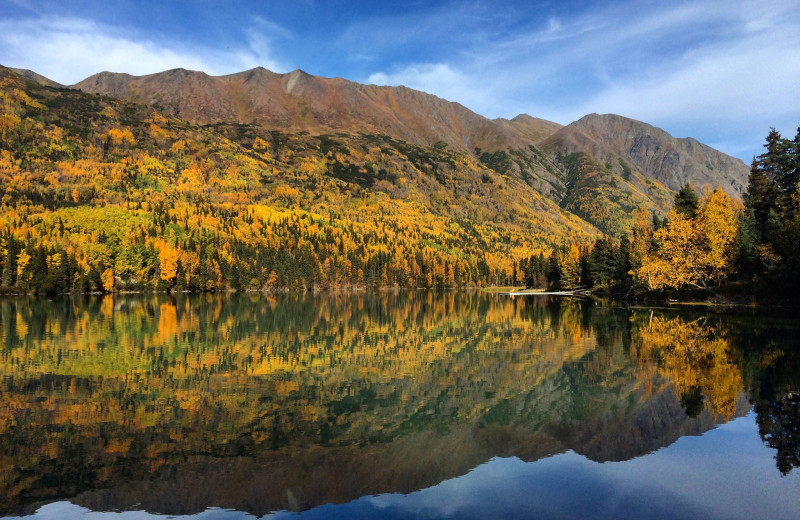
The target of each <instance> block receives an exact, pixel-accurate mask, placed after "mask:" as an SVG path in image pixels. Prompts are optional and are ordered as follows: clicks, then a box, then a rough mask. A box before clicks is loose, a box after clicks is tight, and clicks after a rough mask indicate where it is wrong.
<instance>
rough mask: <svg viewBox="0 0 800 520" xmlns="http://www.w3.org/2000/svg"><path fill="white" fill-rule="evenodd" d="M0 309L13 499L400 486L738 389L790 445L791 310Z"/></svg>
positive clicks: (585, 439)
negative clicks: (776, 314) (769, 318)
mask: <svg viewBox="0 0 800 520" xmlns="http://www.w3.org/2000/svg"><path fill="white" fill-rule="evenodd" d="M773 325H774V324H773ZM0 330H2V338H0V339H2V345H3V348H2V350H1V351H0V374H2V376H0V468H2V471H0V512H11V511H26V510H27V511H30V510H32V509H31V508H34V509H35V507H36V506H37V504H39V503H40V501H42V500H48V499H55V498H60V497H75V498H74V501H75V503H77V504H80V505H83V506H87V507H90V508H91V509H95V510H98V509H99V510H109V509H114V510H119V509H127V508H130V507H132V506H134V505H136V504H138V505H139V507H144V508H145V509H147V510H148V511H153V512H160V513H168V514H188V513H194V512H198V511H202V510H204V509H206V508H208V507H223V508H225V507H227V508H232V509H237V510H241V511H249V512H251V513H253V514H258V515H262V514H266V513H268V512H270V511H275V510H278V509H290V510H301V509H307V508H310V507H314V506H317V505H319V504H324V503H327V502H347V501H350V500H353V499H355V498H358V497H361V496H364V495H372V494H377V493H387V492H400V493H409V492H412V491H415V490H419V489H421V488H425V487H428V486H431V485H434V484H437V483H439V482H441V481H443V480H446V479H450V478H453V477H456V476H458V475H463V474H465V473H467V472H468V471H469V470H470V469H472V468H474V467H476V466H478V465H480V464H482V463H484V462H486V461H487V460H489V459H491V458H492V457H496V456H501V457H509V456H515V457H519V458H520V459H521V460H524V461H533V460H538V459H541V458H542V457H546V456H550V455H553V454H557V453H563V452H565V451H568V450H573V451H575V452H576V453H579V454H582V455H585V456H586V457H588V458H590V459H591V460H595V461H609V460H627V459H630V458H632V457H636V456H638V455H642V454H644V453H648V452H650V451H653V450H655V449H658V448H660V447H662V446H666V445H668V444H671V443H672V442H674V441H675V440H676V439H678V438H680V437H681V436H683V435H688V434H698V433H701V432H703V431H706V430H708V429H709V428H711V427H712V426H713V425H714V424H715V423H716V422H725V421H727V420H729V419H731V418H732V417H735V416H739V415H742V414H744V413H745V412H746V411H747V410H748V409H749V407H750V404H749V403H748V402H747V395H749V397H750V399H752V400H753V402H754V403H755V409H756V412H757V413H758V424H759V428H760V432H761V435H762V436H763V437H764V439H765V440H766V442H767V443H768V444H769V445H770V446H772V447H774V448H775V449H777V453H778V455H777V461H778V468H779V469H780V471H781V472H783V473H788V472H789V471H790V469H791V468H792V467H797V465H798V440H797V438H798V434H797V431H798V430H797V428H796V426H797V416H798V415H797V413H798V407H797V404H798V398H797V396H798V394H797V392H796V390H797V389H798V388H800V385H798V384H797V383H798V370H797V369H796V367H798V366H800V365H799V364H798V363H797V361H798V359H797V354H796V351H797V349H796V347H795V345H796V343H795V342H794V339H793V337H794V335H795V333H796V332H797V331H796V330H795V331H794V333H792V332H788V333H787V332H785V331H786V328H785V327H783V328H781V327H777V328H776V327H774V326H770V327H761V326H760V325H758V322H757V321H756V320H752V319H741V318H730V317H725V316H692V315H679V314H675V313H660V312H653V311H650V310H642V311H634V310H630V309H619V308H613V307H604V306H598V305H595V304H594V303H593V302H589V301H571V300H559V299H548V298H544V297H539V298H532V299H515V300H511V299H507V298H499V297H491V296H486V295H480V294H472V293H446V294H440V295H436V294H432V293H403V294H380V295H358V296H344V295H339V296H325V297H315V296H310V295H306V296H299V295H280V296H263V295H233V296H215V295H202V296H181V295H177V296H174V297H167V296H132V297H116V298H111V297H104V298H96V299H91V298H88V299H82V298H78V299H60V300H55V301H46V300H43V299H13V300H4V301H2V302H0ZM781 331H783V332H781ZM754 337H757V338H758V341H752V340H753V338H754ZM745 390H747V391H748V393H747V394H746V393H745ZM793 421H794V422H793ZM3 497H4V498H3ZM26 508H27V509H26Z"/></svg>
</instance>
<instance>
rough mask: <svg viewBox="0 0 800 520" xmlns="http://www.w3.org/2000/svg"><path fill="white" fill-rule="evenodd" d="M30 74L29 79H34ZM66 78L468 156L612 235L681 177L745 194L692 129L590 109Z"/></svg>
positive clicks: (215, 117) (300, 86)
mask: <svg viewBox="0 0 800 520" xmlns="http://www.w3.org/2000/svg"><path fill="white" fill-rule="evenodd" d="M34 79H35V78H34ZM70 88H73V89H79V90H82V91H84V92H87V93H92V94H101V95H106V96H110V97H113V98H117V99H121V100H124V101H129V102H134V103H139V104H143V105H150V106H153V107H156V108H158V109H159V110H162V111H164V112H165V113H167V114H170V115H173V116H177V117H180V118H182V119H186V120H187V121H189V122H191V123H194V124H200V125H219V124H238V125H250V124H255V125H259V126H260V127H261V128H263V129H266V130H269V131H273V130H274V131H281V132H289V133H302V132H307V133H309V134H311V135H326V134H330V135H337V134H350V135H365V134H367V135H369V134H372V135H386V136H389V137H391V138H394V139H400V140H402V141H405V142H408V143H411V144H414V145H418V146H425V147H434V146H435V147H439V148H442V147H444V148H448V149H451V150H456V151H459V152H462V153H466V154H470V155H474V156H475V157H476V158H477V159H478V160H479V161H480V162H481V163H483V164H485V165H486V166H488V167H489V168H490V169H492V170H494V171H495V172H497V173H499V174H501V175H510V176H512V177H515V178H516V179H518V180H520V181H521V182H524V183H525V184H528V185H529V186H530V187H532V188H533V189H534V190H536V191H538V192H539V193H541V194H542V195H543V196H545V197H546V198H549V199H550V200H552V201H554V202H555V203H556V204H558V205H559V206H560V207H561V208H563V209H565V210H567V211H570V212H572V213H575V214H576V215H578V216H580V217H581V218H582V219H584V220H586V221H587V222H589V223H590V224H592V225H593V226H595V227H598V228H600V229H601V230H602V231H604V232H607V233H610V234H619V233H622V232H624V231H625V230H626V229H627V228H629V227H630V224H631V223H632V215H633V213H634V212H635V211H637V210H638V209H639V208H644V209H646V210H648V211H654V212H656V213H659V214H662V215H663V214H666V213H667V212H668V211H669V209H670V208H671V206H672V198H673V196H674V193H675V192H677V191H678V190H679V189H680V188H681V187H682V186H683V185H685V184H687V183H689V184H691V185H693V186H694V188H695V189H696V190H697V191H702V190H704V189H705V188H706V187H708V188H711V189H713V188H714V187H716V186H717V185H720V186H722V187H723V189H724V190H725V191H726V192H728V193H729V194H731V195H733V196H735V197H736V198H741V196H742V193H743V191H744V186H745V184H746V179H747V176H748V174H749V169H748V168H747V166H745V164H744V163H743V162H741V161H739V160H738V159H735V158H732V157H729V156H727V155H725V154H723V153H722V152H719V151H717V150H714V149H712V148H710V147H708V146H706V145H703V144H701V143H699V142H698V141H696V140H694V139H692V138H680V139H679V138H673V137H672V136H671V135H670V134H669V133H667V132H666V131H664V130H662V129H659V128H657V127H655V126H652V125H649V124H647V123H644V122H641V121H636V120H633V119H630V118H626V117H623V116H617V115H613V114H605V115H598V114H589V115H587V116H584V117H583V118H581V119H579V120H577V121H575V122H572V123H570V124H568V125H566V126H562V125H560V124H558V123H555V122H552V121H547V120H543V119H539V118H536V117H533V116H530V115H527V114H519V115H517V116H515V117H514V118H512V119H504V118H497V119H488V118H485V117H483V116H481V115H479V114H477V113H475V112H473V111H471V110H469V109H468V108H466V107H464V106H463V105H461V104H459V103H456V102H451V101H447V100H445V99H442V98H439V97H437V96H435V95H432V94H428V93H425V92H421V91H417V90H414V89H410V88H408V87H404V86H395V87H385V86H376V85H365V84H361V83H357V82H353V81H350V80H347V79H344V78H322V77H319V76H314V75H311V74H309V73H307V72H305V71H303V70H301V69H296V70H294V71H291V72H287V73H275V72H272V71H270V70H268V69H266V68H264V67H255V68H253V69H250V70H246V71H241V72H236V73H232V74H227V75H222V76H211V75H209V74H206V73H205V72H201V71H193V70H188V69H183V68H177V69H171V70H168V71H164V72H159V73H155V74H149V75H145V76H132V75H130V74H124V73H113V72H101V73H98V74H95V75H92V76H90V77H88V78H86V79H84V80H82V81H80V82H78V83H76V84H75V85H72V86H71V87H70Z"/></svg>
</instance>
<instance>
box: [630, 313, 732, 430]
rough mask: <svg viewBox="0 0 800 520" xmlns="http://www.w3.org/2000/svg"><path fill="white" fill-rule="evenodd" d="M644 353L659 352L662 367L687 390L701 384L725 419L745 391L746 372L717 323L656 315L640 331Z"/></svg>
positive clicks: (661, 369) (670, 377)
mask: <svg viewBox="0 0 800 520" xmlns="http://www.w3.org/2000/svg"><path fill="white" fill-rule="evenodd" d="M639 334H640V336H641V340H642V354H644V355H645V357H651V356H652V355H653V354H656V353H659V354H660V359H661V364H660V365H659V371H660V372H661V373H662V374H663V375H664V376H666V377H667V378H669V379H670V380H671V381H672V382H673V383H674V384H675V386H676V389H677V392H678V393H679V394H683V393H685V392H688V391H689V390H690V389H691V388H693V387H700V388H701V389H702V391H703V394H704V395H705V396H706V397H707V398H708V400H709V405H710V409H711V411H712V412H714V413H715V414H717V415H718V416H721V417H722V418H724V419H725V420H728V419H730V418H731V417H732V416H733V414H734V413H735V412H736V400H737V398H738V396H739V394H740V393H741V392H742V391H743V381H742V374H741V371H740V370H739V368H738V366H737V365H736V364H735V363H734V362H733V360H732V359H731V358H730V346H729V345H728V341H727V339H725V338H723V337H718V333H717V331H716V330H715V329H714V328H713V327H708V326H702V325H701V324H700V323H699V322H697V321H692V322H685V321H683V320H682V319H680V318H673V319H665V318H661V317H654V318H652V320H651V321H650V324H649V325H648V326H642V328H641V329H640V331H639Z"/></svg>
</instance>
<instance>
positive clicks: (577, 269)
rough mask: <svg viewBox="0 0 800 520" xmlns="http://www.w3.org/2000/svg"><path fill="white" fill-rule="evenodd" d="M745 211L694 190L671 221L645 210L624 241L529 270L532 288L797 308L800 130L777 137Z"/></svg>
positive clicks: (687, 191)
mask: <svg viewBox="0 0 800 520" xmlns="http://www.w3.org/2000/svg"><path fill="white" fill-rule="evenodd" d="M764 146H765V148H766V151H765V152H764V153H763V154H762V155H760V156H758V157H756V158H755V159H754V160H753V163H752V167H751V171H750V176H749V179H748V186H747V191H746V193H745V194H744V201H743V203H741V202H739V201H737V200H735V199H732V198H731V197H730V196H729V195H728V194H726V193H725V192H724V191H722V189H720V188H717V189H716V190H714V191H706V192H705V193H704V194H703V195H702V197H700V198H699V199H698V196H697V194H696V193H695V191H694V190H693V189H692V187H691V186H689V185H685V186H684V187H683V188H682V189H681V190H680V191H679V192H678V193H677V194H676V195H675V200H674V205H673V209H672V211H670V212H669V214H668V215H666V217H664V218H660V217H659V216H658V215H656V214H652V215H650V214H648V213H647V212H646V211H644V210H640V211H639V212H638V215H637V219H636V223H635V224H634V226H633V228H632V229H631V230H630V231H629V232H628V233H626V234H625V235H623V236H622V237H621V239H620V240H614V239H612V238H610V237H607V236H604V237H600V238H598V239H597V240H596V241H595V242H594V243H593V244H591V245H587V244H584V245H580V244H571V245H570V246H568V247H563V248H561V249H560V250H557V251H556V252H554V254H552V255H550V256H549V257H547V258H546V257H545V256H544V255H542V254H539V255H534V256H531V257H529V258H528V259H526V260H525V261H523V262H521V264H520V267H519V269H520V270H521V271H522V273H523V276H524V278H525V282H526V285H527V286H528V287H542V286H545V285H546V286H548V287H549V288H551V289H564V290H571V289H578V288H583V289H586V288H592V289H594V290H595V291H597V292H604V293H607V294H610V295H612V296H616V297H629V298H634V297H636V298H641V297H651V298H668V297H682V298H693V299H697V298H701V299H703V298H709V297H712V298H722V299H728V300H731V299H733V300H739V301H754V300H766V299H770V300H771V301H772V302H777V301H784V302H796V301H797V300H798V291H799V290H800V193H799V192H798V182H800V152H798V150H799V149H800V129H798V133H797V136H796V137H795V138H794V140H790V139H785V138H783V137H781V135H780V134H779V133H778V132H777V131H775V130H774V129H773V130H772V131H770V133H769V135H768V136H767V139H766V144H765V145H764Z"/></svg>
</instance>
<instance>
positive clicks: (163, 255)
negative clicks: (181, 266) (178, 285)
mask: <svg viewBox="0 0 800 520" xmlns="http://www.w3.org/2000/svg"><path fill="white" fill-rule="evenodd" d="M158 262H159V267H160V268H161V279H162V280H164V281H165V282H169V283H173V282H174V281H175V278H176V277H177V276H178V251H176V250H175V249H173V248H172V247H170V246H168V245H164V247H162V248H161V251H159V253H158Z"/></svg>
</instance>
